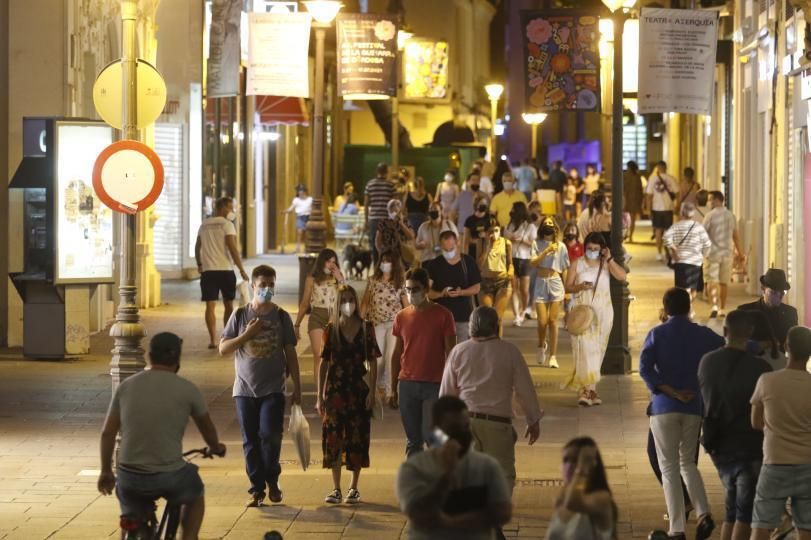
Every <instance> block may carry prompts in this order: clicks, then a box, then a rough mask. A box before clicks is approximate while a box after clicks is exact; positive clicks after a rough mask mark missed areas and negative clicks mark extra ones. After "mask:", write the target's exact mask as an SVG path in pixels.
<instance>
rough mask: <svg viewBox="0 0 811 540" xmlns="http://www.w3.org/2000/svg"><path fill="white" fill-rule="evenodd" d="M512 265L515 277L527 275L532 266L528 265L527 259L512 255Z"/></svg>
mask: <svg viewBox="0 0 811 540" xmlns="http://www.w3.org/2000/svg"><path fill="white" fill-rule="evenodd" d="M513 266H514V267H515V277H519V278H522V277H528V276H529V273H530V270H532V267H531V266H530V265H529V259H516V258H515V257H513Z"/></svg>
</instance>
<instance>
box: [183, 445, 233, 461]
mask: <svg viewBox="0 0 811 540" xmlns="http://www.w3.org/2000/svg"><path fill="white" fill-rule="evenodd" d="M196 454H200V455H201V456H203V457H204V458H206V459H214V456H217V457H225V451H222V452H220V453H217V452H212V451H211V448H208V447H205V448H195V449H194V450H189V451H188V452H183V457H189V456H193V455H196Z"/></svg>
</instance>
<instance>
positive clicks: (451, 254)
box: [442, 249, 456, 260]
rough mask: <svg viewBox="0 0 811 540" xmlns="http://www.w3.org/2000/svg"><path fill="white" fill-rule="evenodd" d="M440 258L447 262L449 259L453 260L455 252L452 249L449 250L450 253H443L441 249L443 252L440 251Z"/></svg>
mask: <svg viewBox="0 0 811 540" xmlns="http://www.w3.org/2000/svg"><path fill="white" fill-rule="evenodd" d="M442 256H443V257H445V259H447V260H451V259H453V258H454V257H456V250H455V249H452V250H450V251H445V250H444V249H443V250H442Z"/></svg>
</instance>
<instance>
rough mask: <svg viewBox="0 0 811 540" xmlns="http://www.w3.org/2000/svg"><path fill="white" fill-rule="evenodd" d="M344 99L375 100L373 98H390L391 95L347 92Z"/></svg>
mask: <svg viewBox="0 0 811 540" xmlns="http://www.w3.org/2000/svg"><path fill="white" fill-rule="evenodd" d="M343 99H344V100H348V101H353V100H354V101H369V100H373V99H378V100H383V99H389V96H386V95H384V94H360V93H358V94H346V95H345V96H343Z"/></svg>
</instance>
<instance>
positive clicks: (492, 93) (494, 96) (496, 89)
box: [484, 83, 504, 101]
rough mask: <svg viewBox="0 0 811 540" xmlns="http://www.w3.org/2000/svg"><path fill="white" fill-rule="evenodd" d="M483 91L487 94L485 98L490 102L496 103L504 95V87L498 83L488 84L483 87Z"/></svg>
mask: <svg viewBox="0 0 811 540" xmlns="http://www.w3.org/2000/svg"><path fill="white" fill-rule="evenodd" d="M484 91H485V92H487V97H489V98H490V99H491V100H493V101H498V99H499V98H500V97H501V94H503V93H504V85H503V84H498V83H492V84H488V85H486V86H485V87H484Z"/></svg>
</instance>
